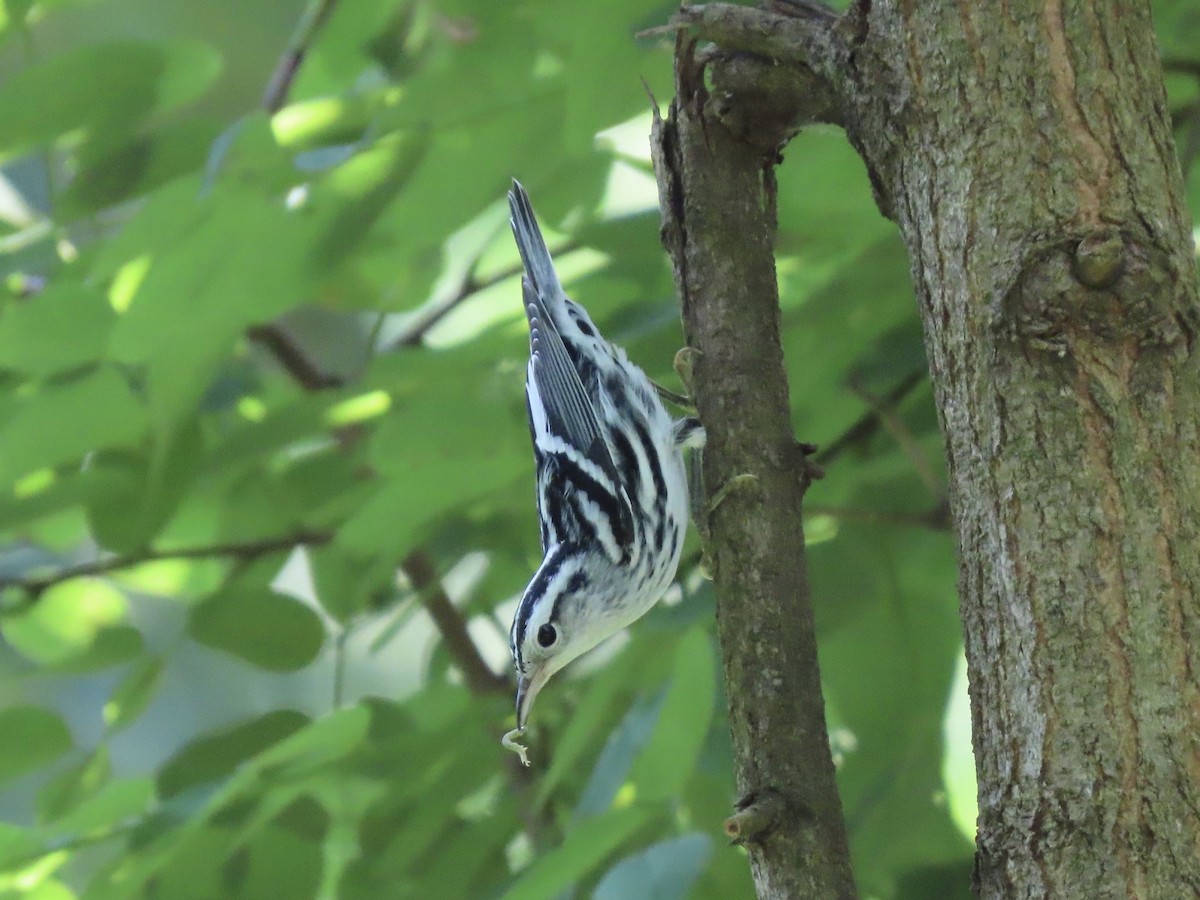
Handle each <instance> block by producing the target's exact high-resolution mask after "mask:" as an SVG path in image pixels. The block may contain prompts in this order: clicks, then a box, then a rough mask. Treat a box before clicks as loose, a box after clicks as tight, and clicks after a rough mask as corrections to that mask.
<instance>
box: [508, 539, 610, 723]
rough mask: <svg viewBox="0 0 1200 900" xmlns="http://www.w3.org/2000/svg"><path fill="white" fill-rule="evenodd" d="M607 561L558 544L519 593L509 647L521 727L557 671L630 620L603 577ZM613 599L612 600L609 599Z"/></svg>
mask: <svg viewBox="0 0 1200 900" xmlns="http://www.w3.org/2000/svg"><path fill="white" fill-rule="evenodd" d="M605 568H606V566H604V565H602V564H601V561H600V560H598V559H596V558H595V554H590V553H588V552H586V551H583V550H581V549H578V548H575V549H572V548H569V547H563V546H560V547H555V548H552V549H551V551H550V552H549V553H547V554H546V557H545V559H544V560H543V561H542V564H541V566H539V567H538V570H537V573H536V574H535V575H534V576H533V580H532V581H530V582H529V586H528V587H527V588H526V589H525V593H524V595H522V597H521V603H520V605H518V607H517V612H516V615H515V616H514V617H513V624H512V631H511V633H510V636H509V638H510V641H509V646H510V648H511V650H512V654H513V662H514V663H515V664H516V667H517V728H518V729H520V730H524V728H525V725H526V723H527V722H528V720H529V713H530V710H532V709H533V701H534V699H535V698H536V697H537V695H538V693H539V692H540V691H541V690H542V688H543V687H544V686H545V684H546V682H547V681H549V680H550V678H551V676H553V675H554V674H555V673H556V672H558V671H559V670H560V669H562V668H563V667H564V666H565V665H567V663H569V662H571V661H572V660H574V659H576V658H578V657H580V656H582V655H583V654H584V653H587V652H588V651H589V650H591V649H592V648H593V647H595V646H596V645H597V644H599V643H601V642H602V641H604V640H605V639H606V638H609V637H611V636H612V635H614V634H616V633H617V632H618V631H620V630H621V629H622V628H624V627H625V626H626V625H628V624H629V621H630V618H629V616H628V615H627V614H626V613H627V611H626V610H624V609H623V608H622V607H621V605H620V604H619V600H620V598H618V597H614V596H611V590H610V586H609V584H608V583H607V579H605V578H604V577H603V575H604V569H605ZM610 601H611V602H610Z"/></svg>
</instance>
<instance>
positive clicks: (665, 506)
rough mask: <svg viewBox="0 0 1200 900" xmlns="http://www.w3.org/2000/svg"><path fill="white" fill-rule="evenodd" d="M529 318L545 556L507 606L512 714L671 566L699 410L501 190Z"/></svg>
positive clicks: (679, 539) (520, 197)
mask: <svg viewBox="0 0 1200 900" xmlns="http://www.w3.org/2000/svg"><path fill="white" fill-rule="evenodd" d="M508 204H509V208H510V210H511V212H512V217H511V220H510V222H511V224H512V231H513V237H514V238H515V239H516V243H517V248H518V249H519V250H520V251H521V261H522V263H524V266H525V277H524V278H523V279H522V282H521V285H522V288H523V291H524V298H525V314H526V316H527V317H528V319H529V365H528V368H527V369H526V373H525V397H526V401H527V403H528V407H529V430H530V432H531V433H532V436H533V457H534V462H535V465H536V468H537V507H538V518H539V519H540V521H541V537H542V553H543V558H542V563H541V565H540V566H538V569H537V572H536V573H534V576H533V579H532V580H531V581H530V582H529V586H528V587H527V588H526V589H525V593H524V594H523V595H522V597H521V602H520V604H519V605H518V606H517V611H516V615H515V616H514V617H513V623H512V631H511V634H510V644H509V646H510V648H511V649H512V654H513V661H514V663H515V664H516V667H517V727H516V729H515V730H514V731H510V732H509V733H508V734H506V735H505V736H504V746H505V747H507V748H509V749H511V750H514V751H516V752H518V753H520V754H521V760H522V762H524V763H525V764H526V765H528V764H529V762H528V759H527V758H526V756H525V748H524V747H521V746H520V745H519V744H517V743H515V742H514V741H513V737H514V736H515V735H517V734H520V733H521V732H523V731H524V730H525V725H526V723H527V722H528V721H529V712H530V710H531V709H532V708H533V701H534V699H535V698H536V697H537V695H538V693H539V692H540V691H541V689H542V688H543V687H544V686H545V684H546V682H547V681H548V680H549V679H550V677H551V676H552V675H553V674H554V673H555V672H557V671H558V670H559V669H561V668H562V667H563V666H565V665H566V664H567V663H569V662H571V661H572V660H573V659H575V658H576V657H578V656H580V655H581V654H583V653H586V652H587V651H588V650H591V649H592V648H593V647H595V646H596V645H597V644H599V643H600V642H601V641H603V640H605V639H606V638H608V637H611V636H612V635H614V634H616V633H617V632H618V631H620V630H621V629H623V628H625V627H626V626H627V625H629V624H630V623H632V622H633V621H635V620H636V619H638V618H640V617H641V616H643V615H645V613H646V612H648V611H649V609H650V608H651V607H652V606H653V605H654V604H655V603H657V602H658V600H659V598H660V597H662V595H663V593H664V592H665V591H666V589H667V587H668V586H669V585H670V584H671V581H672V579H674V577H675V570H676V568H677V567H678V565H679V554H680V552H681V550H682V549H683V537H684V530H685V529H686V527H687V519H688V478H687V470H686V467H685V465H684V459H683V449H684V448H685V447H699V446H701V445H702V444H703V441H704V430H703V428H702V427H701V426H700V423H699V421H698V420H697V419H694V418H685V419H679V420H675V419H673V418H672V417H671V415H670V414H669V413H668V412H667V411H666V409H665V408H664V407H663V405H662V401H661V400H660V399H659V396H658V392H657V390H656V388H655V386H654V384H653V383H652V382H651V381H650V379H649V378H647V377H646V374H645V373H644V372H643V371H642V370H641V369H639V368H638V367H637V366H635V365H634V364H633V363H631V362H630V361H629V359H628V358H627V357H626V356H625V351H624V350H622V349H621V348H620V347H616V346H614V345H612V344H610V343H609V342H608V341H606V340H605V339H604V338H603V337H602V336H601V334H600V332H599V330H597V328H596V326H595V325H594V324H593V323H592V320H591V318H590V317H589V316H588V314H587V312H586V311H585V310H584V309H583V307H581V306H580V305H579V304H577V303H575V302H574V301H572V300H571V299H570V298H569V297H567V295H566V294H565V293H564V292H563V288H562V285H561V284H560V283H559V280H558V275H557V274H556V273H555V271H554V263H553V262H552V261H551V259H550V252H549V250H547V249H546V242H545V241H544V240H543V238H542V233H541V231H540V230H539V228H538V224H537V220H536V219H535V218H534V215H533V207H532V206H531V205H530V202H529V196H528V195H527V194H526V193H525V189H524V188H522V187H521V185H520V184H519V183H517V182H516V181H514V182H513V186H512V190H511V191H510V192H509V194H508Z"/></svg>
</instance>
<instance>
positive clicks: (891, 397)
mask: <svg viewBox="0 0 1200 900" xmlns="http://www.w3.org/2000/svg"><path fill="white" fill-rule="evenodd" d="M928 377H929V372H928V371H927V370H925V369H917V370H914V371H912V372H910V373H909V374H908V375H906V376H905V377H904V378H903V379H902V380H901V382H900V383H899V384H898V385H896V386H895V387H894V388H892V389H891V390H890V391H888V393H887V394H885V395H884V396H883V397H882V398H881V402H882V407H883V408H885V409H893V410H894V409H895V408H896V407H898V406H899V405H900V403H901V402H902V401H903V400H904V398H905V397H907V396H908V395H909V394H910V393H912V391H913V390H914V389H915V388H916V387H917V385H919V384H921V383H922V382H923V381H925V379H926V378H928ZM880 424H881V421H880V417H879V413H878V412H877V411H876V410H875V409H874V408H872V409H871V411H870V412H868V413H867V414H866V415H864V416H862V417H861V418H860V419H858V420H857V421H856V422H855V423H854V424H853V425H851V426H850V427H849V428H847V429H846V430H845V431H844V432H842V433H841V434H840V435H839V436H838V437H837V438H835V439H834V440H833V441H832V442H831V443H829V444H827V445H826V446H825V447H824V448H823V449H822V450H821V452H820V453H818V454H817V455H816V456H814V457H813V461H814V462H815V463H817V464H818V465H822V466H823V465H827V464H828V463H830V462H832V461H833V460H834V459H836V458H837V457H839V456H841V455H842V454H843V453H845V452H846V451H847V450H849V449H850V448H851V447H856V446H861V445H863V444H865V443H866V442H867V441H868V440H870V438H871V437H872V436H874V434H875V432H876V431H878V430H879V426H880Z"/></svg>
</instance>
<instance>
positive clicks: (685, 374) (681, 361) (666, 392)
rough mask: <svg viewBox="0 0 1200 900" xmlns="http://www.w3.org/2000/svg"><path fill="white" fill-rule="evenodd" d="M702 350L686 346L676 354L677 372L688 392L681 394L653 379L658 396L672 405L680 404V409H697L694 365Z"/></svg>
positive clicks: (652, 382) (690, 410)
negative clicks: (693, 384)
mask: <svg viewBox="0 0 1200 900" xmlns="http://www.w3.org/2000/svg"><path fill="white" fill-rule="evenodd" d="M700 355H701V354H700V351H699V350H697V349H696V348H695V347H684V348H683V349H681V350H680V351H679V352H678V353H676V354H675V374H677V375H678V376H679V380H680V381H682V382H683V386H684V387H685V388H687V393H686V394H681V393H679V392H678V391H673V390H671V389H670V388H665V387H663V386H662V385H661V384H659V383H658V382H657V381H654V380H651V381H650V383H651V384H652V385H654V390H655V391H657V392H658V396H659V397H660V398H662V399H663V400H666V401H667V402H668V403H670V404H671V405H672V406H678V407H679V408H680V409H685V410H687V411H688V412H692V413H694V412H695V411H696V401H695V400H694V399H693V398H694V397H695V392H694V391H693V390H692V366H693V365H694V363H695V360H696V358H697V357H699V356H700Z"/></svg>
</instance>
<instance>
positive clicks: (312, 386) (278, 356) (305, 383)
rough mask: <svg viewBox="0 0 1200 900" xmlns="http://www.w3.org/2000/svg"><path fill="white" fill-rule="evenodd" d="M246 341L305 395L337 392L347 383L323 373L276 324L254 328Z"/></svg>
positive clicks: (248, 331)
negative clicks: (265, 353)
mask: <svg viewBox="0 0 1200 900" xmlns="http://www.w3.org/2000/svg"><path fill="white" fill-rule="evenodd" d="M246 337H248V338H249V339H250V340H252V341H254V343H256V344H258V345H259V346H261V347H263V348H264V349H265V350H268V351H269V352H270V353H271V354H272V355H273V356H274V357H275V360H276V362H278V363H279V365H280V366H282V367H283V370H284V371H285V372H287V373H288V374H289V375H290V376H291V377H292V379H293V380H294V381H295V382H296V383H297V384H298V385H300V387H302V388H304V390H306V391H323V390H328V389H330V388H339V387H342V386H343V385H345V383H346V382H345V379H343V378H341V377H339V376H337V375H332V374H330V373H328V372H324V371H322V370H321V368H320V367H319V366H318V365H317V364H316V363H315V362H313V361H312V360H311V359H309V358H308V355H307V354H306V353H305V352H304V351H303V350H302V349H300V345H299V344H297V343H296V342H295V340H293V339H292V336H291V335H290V334H288V333H287V332H286V331H285V330H284V329H283V327H282V326H281V325H279V324H278V323H271V324H269V325H253V326H251V327H250V328H249V330H247V332H246Z"/></svg>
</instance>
